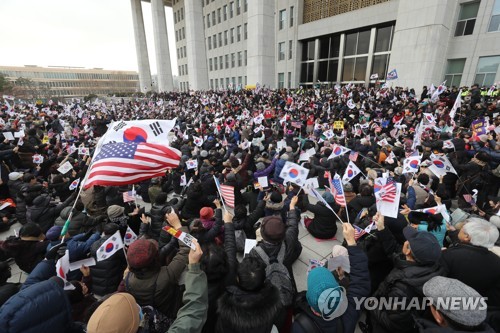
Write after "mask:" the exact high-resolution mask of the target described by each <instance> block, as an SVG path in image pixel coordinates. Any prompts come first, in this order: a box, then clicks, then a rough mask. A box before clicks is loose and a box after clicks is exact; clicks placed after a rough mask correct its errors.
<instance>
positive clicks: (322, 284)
mask: <svg viewBox="0 0 500 333" xmlns="http://www.w3.org/2000/svg"><path fill="white" fill-rule="evenodd" d="M338 286H339V284H338V282H337V280H335V278H334V277H333V274H332V272H330V271H329V270H328V269H326V268H325V267H316V268H314V269H313V270H312V271H310V272H309V275H308V276H307V292H306V298H307V303H309V305H310V306H311V307H312V308H313V309H314V311H316V312H321V311H320V309H319V306H318V300H319V297H320V295H321V294H322V293H323V292H324V291H325V290H327V289H331V288H337V287H338Z"/></svg>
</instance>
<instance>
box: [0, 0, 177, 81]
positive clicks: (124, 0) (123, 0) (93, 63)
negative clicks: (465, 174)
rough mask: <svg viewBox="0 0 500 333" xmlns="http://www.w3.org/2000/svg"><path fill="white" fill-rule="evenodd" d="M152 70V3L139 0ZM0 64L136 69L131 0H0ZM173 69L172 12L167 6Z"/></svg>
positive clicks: (153, 55) (174, 72)
mask: <svg viewBox="0 0 500 333" xmlns="http://www.w3.org/2000/svg"><path fill="white" fill-rule="evenodd" d="M142 11H143V16H144V24H145V26H146V39H147V43H148V54H149V63H150V66H151V72H152V73H153V74H155V73H156V58H155V49H154V41H153V23H152V18H151V6H150V4H149V3H145V2H143V3H142ZM0 13H2V15H1V17H0V32H1V36H2V37H1V44H0V65H1V66H24V65H38V66H79V67H86V68H94V67H99V68H104V69H116V70H133V71H137V59H136V52H135V41H134V28H133V24H132V11H131V5H130V0H0ZM166 16H167V30H168V35H169V36H168V38H169V44H170V55H171V58H170V61H171V63H172V71H173V74H174V75H177V59H176V57H175V55H176V51H175V33H174V24H173V23H174V22H173V14H172V10H171V9H170V8H166Z"/></svg>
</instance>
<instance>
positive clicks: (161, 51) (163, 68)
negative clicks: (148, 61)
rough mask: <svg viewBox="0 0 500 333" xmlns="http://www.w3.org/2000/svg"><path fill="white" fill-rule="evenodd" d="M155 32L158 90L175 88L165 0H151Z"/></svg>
mask: <svg viewBox="0 0 500 333" xmlns="http://www.w3.org/2000/svg"><path fill="white" fill-rule="evenodd" d="M151 12H152V14H153V32H154V39H155V51H156V66H157V70H158V78H157V80H158V82H157V83H158V91H172V90H174V82H173V79H172V66H171V65H170V50H169V48H168V35H167V21H166V18H165V7H164V5H163V0H151Z"/></svg>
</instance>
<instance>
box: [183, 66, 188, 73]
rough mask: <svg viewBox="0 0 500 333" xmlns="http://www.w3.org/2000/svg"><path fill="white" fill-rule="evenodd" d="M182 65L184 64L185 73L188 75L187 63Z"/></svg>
mask: <svg viewBox="0 0 500 333" xmlns="http://www.w3.org/2000/svg"><path fill="white" fill-rule="evenodd" d="M184 66H186V75H188V65H187V64H186V65H184Z"/></svg>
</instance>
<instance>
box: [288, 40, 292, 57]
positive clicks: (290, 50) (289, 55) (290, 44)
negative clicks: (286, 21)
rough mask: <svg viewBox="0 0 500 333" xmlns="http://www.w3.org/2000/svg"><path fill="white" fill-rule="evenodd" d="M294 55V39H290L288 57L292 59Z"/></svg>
mask: <svg viewBox="0 0 500 333" xmlns="http://www.w3.org/2000/svg"><path fill="white" fill-rule="evenodd" d="M292 56H293V40H289V41H288V59H289V60H290V59H292Z"/></svg>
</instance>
